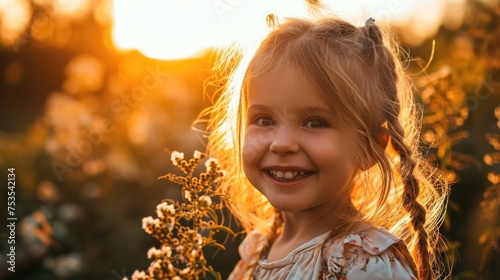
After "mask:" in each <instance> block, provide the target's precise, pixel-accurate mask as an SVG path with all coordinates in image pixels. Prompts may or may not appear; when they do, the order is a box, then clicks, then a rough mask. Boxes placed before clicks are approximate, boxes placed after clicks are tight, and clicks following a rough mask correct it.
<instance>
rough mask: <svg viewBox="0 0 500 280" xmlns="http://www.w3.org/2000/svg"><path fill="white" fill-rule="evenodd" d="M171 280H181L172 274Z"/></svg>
mask: <svg viewBox="0 0 500 280" xmlns="http://www.w3.org/2000/svg"><path fill="white" fill-rule="evenodd" d="M172 280H181V278H180V277H179V276H174V278H172Z"/></svg>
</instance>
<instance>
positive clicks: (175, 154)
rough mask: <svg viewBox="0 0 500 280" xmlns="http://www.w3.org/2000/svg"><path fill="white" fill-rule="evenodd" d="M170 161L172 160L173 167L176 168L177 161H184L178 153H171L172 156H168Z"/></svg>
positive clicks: (182, 155)
mask: <svg viewBox="0 0 500 280" xmlns="http://www.w3.org/2000/svg"><path fill="white" fill-rule="evenodd" d="M170 159H171V160H172V163H173V164H174V166H177V159H181V160H182V159H184V153H179V152H178V151H173V152H172V154H171V155H170Z"/></svg>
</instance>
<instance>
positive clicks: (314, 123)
mask: <svg viewBox="0 0 500 280" xmlns="http://www.w3.org/2000/svg"><path fill="white" fill-rule="evenodd" d="M304 126H305V127H307V128H325V127H327V126H328V124H327V123H326V122H325V121H323V120H321V119H311V120H308V121H307V122H306V123H305V125H304Z"/></svg>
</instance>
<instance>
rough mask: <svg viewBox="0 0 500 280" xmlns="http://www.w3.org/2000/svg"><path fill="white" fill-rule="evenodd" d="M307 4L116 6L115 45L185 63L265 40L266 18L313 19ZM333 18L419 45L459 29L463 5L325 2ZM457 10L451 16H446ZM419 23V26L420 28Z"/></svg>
mask: <svg viewBox="0 0 500 280" xmlns="http://www.w3.org/2000/svg"><path fill="white" fill-rule="evenodd" d="M307 2H308V1H306V0H275V1H271V0H210V1H209V0H183V1H180V0H143V1H132V0H115V1H114V2H113V19H114V25H113V31H112V36H113V42H114V44H115V47H116V48H117V49H119V50H131V49H135V50H138V51H140V52H142V53H143V54H144V55H145V56H148V57H151V58H158V59H184V58H188V57H193V56H196V55H197V54H198V53H199V52H200V51H203V50H205V49H207V48H213V47H224V46H227V45H229V44H231V43H241V44H243V45H246V44H248V43H252V42H255V41H256V40H257V39H258V38H260V37H261V36H263V35H265V33H266V32H267V28H266V20H265V18H266V16H267V15H268V14H275V15H277V16H278V18H280V19H283V18H285V17H289V16H298V17H304V16H311V11H312V9H311V7H310V6H308V4H307ZM322 3H323V4H324V6H325V7H327V9H328V10H329V11H330V12H331V13H332V14H336V15H338V16H341V17H343V18H346V19H348V20H350V21H351V22H353V23H354V24H357V25H362V24H363V23H364V21H365V20H366V19H367V18H368V17H373V18H375V19H376V20H377V22H387V23H390V24H391V25H393V26H395V27H397V28H398V29H400V30H402V38H403V39H407V43H409V44H411V45H418V44H420V43H422V42H423V40H425V39H428V38H430V37H431V36H433V35H434V34H435V33H436V32H437V30H438V28H439V26H440V25H441V24H448V25H451V26H457V25H460V24H461V21H462V18H463V14H464V10H463V8H462V7H464V3H465V1H464V0H437V1H435V0H419V1H417V0H406V1H403V0H393V1H383V0H372V1H368V0H351V1H348V2H346V1H341V0H325V1H323V2H322ZM449 9H454V10H456V11H457V13H454V14H453V15H450V13H445V11H446V10H449ZM416 23H418V24H416Z"/></svg>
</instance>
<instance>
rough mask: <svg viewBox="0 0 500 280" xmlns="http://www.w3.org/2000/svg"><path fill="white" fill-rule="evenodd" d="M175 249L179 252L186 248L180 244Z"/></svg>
mask: <svg viewBox="0 0 500 280" xmlns="http://www.w3.org/2000/svg"><path fill="white" fill-rule="evenodd" d="M175 250H176V251H177V252H181V251H182V250H184V246H182V245H179V246H177V247H175Z"/></svg>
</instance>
